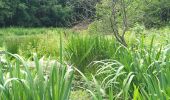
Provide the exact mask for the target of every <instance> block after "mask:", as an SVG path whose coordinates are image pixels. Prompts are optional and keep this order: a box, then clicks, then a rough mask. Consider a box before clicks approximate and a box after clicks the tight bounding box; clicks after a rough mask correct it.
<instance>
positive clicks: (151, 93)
mask: <svg viewBox="0 0 170 100" xmlns="http://www.w3.org/2000/svg"><path fill="white" fill-rule="evenodd" d="M4 30H5V29H4ZM14 30H15V29H14ZM16 30H17V29H16ZM19 30H20V29H19ZM20 31H22V30H20ZM37 32H38V31H37ZM60 32H61V33H64V31H60ZM66 32H68V31H66ZM133 32H134V31H132V32H129V33H128V34H127V37H126V40H128V45H129V46H128V47H124V46H122V45H120V44H119V43H117V42H116V41H115V40H114V38H113V37H110V35H88V34H86V35H84V34H77V35H75V34H74V32H72V33H70V34H69V35H67V36H64V34H63V36H64V37H63V38H61V37H60V36H59V34H56V33H48V34H46V33H43V34H39V33H37V34H36V35H31V34H29V35H19V34H18V35H10V36H5V42H4V44H5V48H6V50H7V51H9V52H12V53H17V54H20V55H22V56H23V57H25V58H27V59H29V58H30V56H31V54H32V53H34V52H37V56H38V57H37V56H32V57H31V58H32V59H33V60H34V61H35V64H36V68H35V69H32V70H30V69H28V66H27V64H26V60H24V59H23V58H22V57H20V56H18V55H17V54H10V53H9V55H10V56H13V58H15V59H10V60H8V63H7V65H4V64H3V65H2V64H1V67H0V68H1V69H0V74H1V75H0V76H1V78H0V88H1V89H0V99H2V100H3V99H7V100H11V99H12V100H18V99H23V100H29V99H34V100H37V99H38V100H42V99H47V100H48V99H54V100H68V99H69V98H70V93H71V99H77V98H79V99H82V100H83V99H84V98H87V99H92V100H104V99H106V100H113V99H114V100H115V99H117V100H129V99H130V100H131V99H133V100H157V99H159V100H166V99H170V80H169V77H170V68H169V66H170V45H169V40H168V39H169V36H170V35H169V34H168V32H169V28H164V29H160V30H154V29H153V30H143V31H142V33H139V34H137V33H135V32H134V33H135V34H136V35H134V34H133ZM10 34H11V33H10ZM22 34H23V33H22ZM1 40H2V38H1ZM61 40H63V41H64V44H61V42H60V41H61ZM2 41H3V40H2ZM61 51H62V52H63V54H62V56H60V55H61ZM42 56H45V58H48V57H49V56H51V58H50V59H56V58H58V59H62V58H63V59H62V60H60V62H61V63H63V61H65V60H66V63H69V65H73V66H74V68H72V69H70V70H67V69H66V68H67V67H65V65H63V66H64V67H60V66H58V65H56V64H54V65H53V66H51V71H50V74H49V78H48V79H47V78H44V77H45V76H46V75H45V74H44V73H43V71H42V70H43V67H42V66H41V65H40V64H39V62H40V60H38V58H40V57H42ZM29 60H30V59H29ZM21 65H22V66H23V67H22V68H21V67H20V66H21ZM60 68H61V69H60ZM73 70H74V71H75V73H76V74H75V76H77V77H78V79H73V78H72V76H73ZM86 73H88V74H86ZM67 75H68V78H66V76H67ZM82 80H83V81H82ZM72 81H73V82H72ZM75 81H76V82H75ZM82 82H83V83H82ZM42 83H43V84H42ZM77 83H78V87H76V84H77ZM72 84H73V85H72ZM71 85H72V86H71ZM74 86H75V87H74ZM71 88H72V89H71ZM33 90H34V91H33ZM15 91H18V92H15ZM27 94H28V95H27ZM76 94H77V95H76ZM17 95H22V96H20V97H18V96H17ZM31 97H32V98H31ZM64 97H65V98H64ZM81 97H82V98H81Z"/></svg>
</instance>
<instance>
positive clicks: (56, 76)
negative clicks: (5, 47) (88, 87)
mask: <svg viewBox="0 0 170 100" xmlns="http://www.w3.org/2000/svg"><path fill="white" fill-rule="evenodd" d="M61 45H62V44H61ZM61 48H62V46H61ZM6 53H7V54H8V55H10V56H12V57H14V58H15V59H14V61H8V63H7V64H6V65H2V63H0V76H1V77H0V99H1V100H69V96H70V92H71V83H72V80H73V69H72V67H71V66H67V65H64V64H63V63H62V49H60V55H61V56H60V63H61V64H60V65H58V64H57V63H58V62H55V64H52V65H47V66H46V67H49V68H50V73H44V70H45V69H44V67H42V66H44V65H42V63H40V60H39V59H38V57H37V55H34V62H35V65H36V66H35V68H34V69H32V70H30V69H29V67H30V66H28V63H27V62H26V60H24V58H22V57H20V56H19V55H17V54H11V53H8V52H6ZM4 66H6V67H7V68H8V70H5V71H4V69H3V68H4ZM21 66H22V68H21Z"/></svg>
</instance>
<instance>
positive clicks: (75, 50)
mask: <svg viewBox="0 0 170 100" xmlns="http://www.w3.org/2000/svg"><path fill="white" fill-rule="evenodd" d="M117 46H118V44H117V43H115V41H114V39H113V38H112V37H111V38H108V37H105V36H99V35H96V36H95V35H93V36H89V35H86V36H81V35H73V36H72V37H70V38H69V39H68V43H67V44H66V46H65V47H66V48H65V51H66V54H65V57H66V59H67V61H70V63H71V64H74V66H76V67H77V68H78V69H79V70H80V71H82V72H84V71H85V69H87V67H86V66H88V65H89V64H90V63H91V62H92V61H96V60H102V59H110V58H112V57H114V54H115V52H116V48H117Z"/></svg>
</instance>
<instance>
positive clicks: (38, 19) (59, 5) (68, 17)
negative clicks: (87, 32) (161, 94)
mask: <svg viewBox="0 0 170 100" xmlns="http://www.w3.org/2000/svg"><path fill="white" fill-rule="evenodd" d="M84 1H85V0H84ZM91 1H93V2H91ZM91 1H90V2H89V3H81V2H76V1H71V0H1V1H0V27H8V26H23V27H69V26H72V25H74V24H75V23H77V22H78V21H81V20H84V16H85V18H87V19H89V18H92V16H94V12H95V4H96V3H97V1H96V0H91ZM90 3H93V5H92V6H91V4H90ZM75 4H77V5H80V4H82V6H74V5H75ZM84 7H86V8H84ZM82 9H86V10H82ZM80 12H81V13H80ZM85 14H86V15H85Z"/></svg>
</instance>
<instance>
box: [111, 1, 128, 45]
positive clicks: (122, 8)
mask: <svg viewBox="0 0 170 100" xmlns="http://www.w3.org/2000/svg"><path fill="white" fill-rule="evenodd" d="M120 16H121V23H122V24H121V25H120V24H119V21H120V19H118V17H120ZM110 22H111V28H112V31H113V34H114V36H115V38H116V40H117V41H118V42H120V43H121V44H122V45H124V46H125V47H127V46H128V45H127V43H126V41H125V33H126V31H127V28H128V23H127V13H126V5H125V0H113V2H112V14H111V17H110ZM120 27H121V29H119V28H120Z"/></svg>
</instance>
